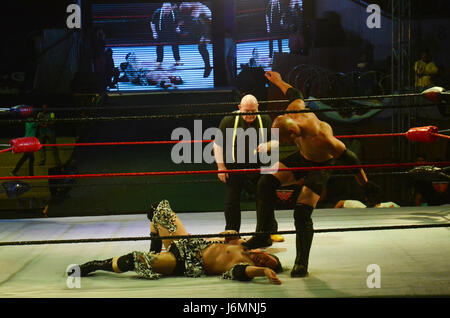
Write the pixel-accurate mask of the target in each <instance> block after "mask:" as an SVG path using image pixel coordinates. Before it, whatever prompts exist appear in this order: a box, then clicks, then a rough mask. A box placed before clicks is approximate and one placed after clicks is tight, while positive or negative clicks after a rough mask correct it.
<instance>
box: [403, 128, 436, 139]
mask: <svg viewBox="0 0 450 318" xmlns="http://www.w3.org/2000/svg"><path fill="white" fill-rule="evenodd" d="M437 133H438V128H437V127H436V126H424V127H415V128H411V129H410V130H408V132H407V133H406V138H408V140H409V141H414V142H435V141H436V139H437V138H438V136H437V135H436V134H437Z"/></svg>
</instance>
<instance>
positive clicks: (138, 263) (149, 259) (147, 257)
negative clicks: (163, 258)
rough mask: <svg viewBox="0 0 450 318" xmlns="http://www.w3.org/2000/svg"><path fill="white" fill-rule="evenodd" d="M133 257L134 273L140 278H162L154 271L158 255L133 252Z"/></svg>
mask: <svg viewBox="0 0 450 318" xmlns="http://www.w3.org/2000/svg"><path fill="white" fill-rule="evenodd" d="M131 255H132V257H133V261H134V271H135V272H136V273H137V274H138V275H139V276H141V277H143V278H147V279H157V278H160V277H161V276H162V275H161V274H159V273H156V272H155V271H154V270H153V262H154V261H155V259H156V258H157V256H158V254H155V253H142V252H133V253H131Z"/></svg>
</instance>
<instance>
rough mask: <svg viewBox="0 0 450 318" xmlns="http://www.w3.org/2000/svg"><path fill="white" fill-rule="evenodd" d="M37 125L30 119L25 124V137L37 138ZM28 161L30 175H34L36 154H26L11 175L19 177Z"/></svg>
mask: <svg viewBox="0 0 450 318" xmlns="http://www.w3.org/2000/svg"><path fill="white" fill-rule="evenodd" d="M36 132H37V123H36V122H35V121H34V120H33V118H32V117H30V118H28V121H27V122H26V123H25V137H36ZM27 160H28V175H30V176H33V175H34V169H33V168H34V152H24V153H23V155H22V158H20V159H19V161H18V162H17V164H16V166H15V167H14V169H13V170H12V171H11V173H10V174H11V175H13V176H17V172H18V171H19V170H20V168H21V167H22V165H23V164H24V163H25V162H26V161H27Z"/></svg>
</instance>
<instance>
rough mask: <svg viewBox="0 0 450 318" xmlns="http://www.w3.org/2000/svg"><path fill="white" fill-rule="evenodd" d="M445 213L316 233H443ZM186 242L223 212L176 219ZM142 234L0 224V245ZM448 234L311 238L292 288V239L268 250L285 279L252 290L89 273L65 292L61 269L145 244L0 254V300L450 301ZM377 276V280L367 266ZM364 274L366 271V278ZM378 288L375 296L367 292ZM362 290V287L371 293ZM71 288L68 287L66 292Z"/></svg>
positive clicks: (355, 219)
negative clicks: (305, 271) (304, 268)
mask: <svg viewBox="0 0 450 318" xmlns="http://www.w3.org/2000/svg"><path fill="white" fill-rule="evenodd" d="M449 214H450V205H444V206H439V207H402V208H386V209H374V208H368V209H318V210H315V211H314V213H313V220H314V226H315V228H316V229H321V228H339V227H358V226H361V227H366V226H384V225H416V224H443V223H448V222H449V218H450V217H449ZM276 216H277V220H278V224H279V230H280V231H282V230H292V229H294V227H293V218H292V211H277V212H276ZM179 217H180V219H181V220H182V221H183V223H184V224H185V227H186V229H187V230H188V231H189V232H190V233H192V234H194V233H195V234H201V233H204V234H205V233H219V232H221V231H223V229H224V224H225V223H224V216H223V213H222V212H207V213H180V214H179ZM255 217H256V213H255V212H254V211H253V212H252V211H251V212H243V213H242V227H241V232H252V231H254V230H255ZM148 233H149V223H148V220H147V218H146V215H119V216H96V217H67V218H47V219H15V220H0V241H3V242H5V241H24V240H60V239H79V238H104V237H125V236H130V237H135V236H145V235H148ZM449 239H450V229H449V228H431V229H407V230H385V231H369V232H342V233H318V234H316V235H315V237H314V241H313V246H312V249H311V255H310V276H309V277H307V278H291V277H290V269H291V268H292V265H293V262H294V259H295V236H294V235H285V242H282V243H275V244H273V245H272V247H270V248H268V249H267V250H268V251H270V252H273V253H276V254H277V255H278V256H279V258H280V260H281V262H282V264H283V265H284V267H285V268H286V270H285V271H284V272H282V273H281V274H279V277H280V279H281V281H282V285H279V286H276V285H271V284H269V283H268V282H267V280H265V279H264V278H257V279H254V281H253V282H250V283H242V282H237V281H229V280H222V279H220V278H219V277H215V276H214V277H201V278H185V277H166V278H162V279H159V280H155V281H149V280H144V279H139V278H137V276H136V274H135V273H133V272H129V273H126V274H115V273H109V272H96V273H95V274H93V275H92V276H90V277H87V278H81V281H80V286H79V287H80V288H69V287H68V284H67V277H66V275H65V270H66V268H67V266H68V265H70V264H76V263H83V262H86V261H90V260H94V259H97V260H99V259H106V258H111V257H114V256H120V255H124V254H127V253H129V252H131V251H134V250H140V251H147V250H148V247H149V242H150V241H137V242H133V241H130V242H108V243H82V244H57V245H33V246H3V247H0V297H3V298H7V297H52V298H53V297H55V298H59V297H63V298H79V297H83V298H85V297H87V298H97V297H102V298H103V297H108V298H109V297H112V298H115V297H120V298H124V297H125V298H127V297H137V298H140V297H148V298H161V297H163V298H183V297H187V298H192V297H194V298H196V297H199V298H204V297H207V298H236V297H241V298H279V297H280V298H298V297H302V298H303V297H372V296H374V297H379V296H388V297H392V296H448V295H450V244H449ZM371 264H376V265H377V266H375V267H377V268H378V269H379V272H378V273H379V276H378V278H379V280H377V278H376V277H375V276H374V275H375V274H376V272H375V271H374V269H373V268H374V266H373V265H372V266H371ZM368 270H369V271H368ZM368 281H369V283H370V282H372V283H373V284H374V283H376V282H379V283H380V285H379V287H380V288H369V287H368V284H367V283H368ZM369 285H370V284H369ZM72 287H74V286H72Z"/></svg>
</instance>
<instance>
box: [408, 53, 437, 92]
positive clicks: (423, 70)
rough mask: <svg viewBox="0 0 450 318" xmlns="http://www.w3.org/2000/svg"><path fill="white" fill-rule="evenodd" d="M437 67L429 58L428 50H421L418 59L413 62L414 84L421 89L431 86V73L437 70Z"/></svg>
mask: <svg viewBox="0 0 450 318" xmlns="http://www.w3.org/2000/svg"><path fill="white" fill-rule="evenodd" d="M438 70H439V69H438V67H437V66H436V64H434V62H433V61H431V60H430V54H429V53H428V51H426V50H425V51H424V52H422V55H421V58H420V60H418V61H416V62H415V63H414V73H415V86H416V88H417V89H418V90H420V91H422V90H423V89H425V88H428V87H430V86H433V81H432V75H434V74H436V73H437V72H438Z"/></svg>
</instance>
